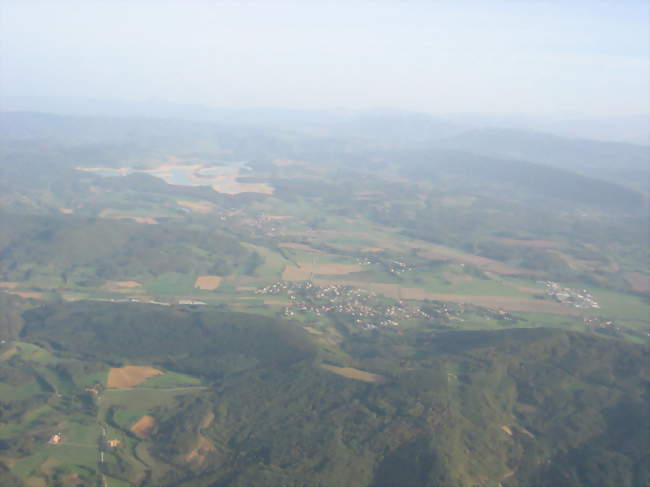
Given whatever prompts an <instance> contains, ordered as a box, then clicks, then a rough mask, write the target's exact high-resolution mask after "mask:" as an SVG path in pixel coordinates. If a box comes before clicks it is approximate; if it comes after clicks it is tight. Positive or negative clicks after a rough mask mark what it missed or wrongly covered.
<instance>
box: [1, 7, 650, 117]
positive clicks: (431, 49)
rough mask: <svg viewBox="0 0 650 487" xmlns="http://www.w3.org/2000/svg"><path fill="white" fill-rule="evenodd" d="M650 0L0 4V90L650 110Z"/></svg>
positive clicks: (349, 104)
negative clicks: (649, 31)
mask: <svg viewBox="0 0 650 487" xmlns="http://www.w3.org/2000/svg"><path fill="white" fill-rule="evenodd" d="M649 9H650V3H649V2H648V1H627V0H618V1H603V2H601V1H599V0H589V1H571V0H563V1H541V0H540V1H535V0H530V1H526V0H520V1H514V0H513V1H497V0H484V1H463V0H458V1H435V0H430V1H393V2H382V1H373V2H362V1H351V2H350V1H348V2H336V1H314V0H312V1H310V0H305V1H303V2H288V1H282V2H281V1H273V0H266V1H263V2H261V1H246V0H242V1H238V2H227V1H218V0H216V1H192V0H184V1H180V0H179V1H164V0H157V1H138V0H130V1H119V0H114V1H92V0H85V1H79V2H74V1H63V0H60V1H57V0H47V1H43V2H35V1H30V0H0V22H1V24H0V40H1V44H0V96H5V97H9V96H83V97H111V98H119V99H127V100H134V101H136V100H137V101H140V100H146V99H148V98H157V99H161V100H166V101H170V102H174V103H203V104H208V105H212V106H224V107H260V106H275V107H288V108H336V109H361V108H372V107H394V108H404V109H410V110H418V111H423V112H429V113H434V114H441V113H450V112H474V113H478V112H482V113H520V114H536V115H539V114H551V115H554V116H558V115H559V116H565V115H566V116H571V117H607V116H620V115H630V114H641V113H648V112H650V107H649V105H650V95H649V91H648V90H649V89H648V86H649V84H650V69H649V61H648V55H649V49H650V47H649V46H650V39H649V34H648V23H649V20H650V19H649V12H650V10H649Z"/></svg>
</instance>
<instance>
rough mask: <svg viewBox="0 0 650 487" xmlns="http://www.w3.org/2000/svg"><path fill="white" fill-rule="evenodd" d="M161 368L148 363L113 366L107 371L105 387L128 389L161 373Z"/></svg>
mask: <svg viewBox="0 0 650 487" xmlns="http://www.w3.org/2000/svg"><path fill="white" fill-rule="evenodd" d="M163 373H164V372H163V371H162V370H158V369H155V368H153V367H150V366H148V365H125V366H124V367H114V368H112V369H110V370H109V371H108V379H107V380H106V387H109V388H115V389H128V388H130V387H133V386H137V385H138V384H141V383H143V382H144V381H145V380H147V379H148V378H149V377H153V376H155V375H159V374H163Z"/></svg>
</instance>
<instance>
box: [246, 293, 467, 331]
mask: <svg viewBox="0 0 650 487" xmlns="http://www.w3.org/2000/svg"><path fill="white" fill-rule="evenodd" d="M255 293H256V294H261V295H272V296H277V295H287V296H288V297H289V299H290V301H291V303H290V304H289V305H288V306H287V307H286V308H285V310H284V315H285V316H289V317H290V316H295V315H296V314H297V313H310V314H314V315H316V316H324V315H326V314H330V313H338V314H344V315H348V316H350V317H351V318H352V320H353V322H354V324H355V326H357V327H359V328H361V329H364V330H372V329H376V328H382V327H388V326H399V324H400V322H401V321H403V320H409V319H422V320H437V321H438V320H444V321H449V320H453V319H458V311H455V310H452V309H451V307H447V306H446V305H444V304H442V303H433V302H432V303H431V306H430V307H429V308H431V309H430V310H429V311H424V310H423V309H421V308H419V307H417V306H411V305H408V304H406V303H404V302H403V301H402V300H397V301H392V300H388V299H387V298H383V297H378V296H377V295H376V294H375V293H373V292H369V291H366V290H364V289H360V288H356V287H353V286H348V285H336V284H330V285H326V286H317V285H315V284H314V283H312V282H311V281H299V282H291V281H277V282H274V283H273V284H270V285H268V286H265V287H263V288H260V289H258V290H257V291H255Z"/></svg>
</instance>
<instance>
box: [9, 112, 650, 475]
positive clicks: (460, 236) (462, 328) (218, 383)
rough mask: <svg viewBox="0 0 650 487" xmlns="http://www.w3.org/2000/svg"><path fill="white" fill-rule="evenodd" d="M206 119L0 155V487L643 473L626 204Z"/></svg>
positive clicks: (641, 343)
mask: <svg viewBox="0 0 650 487" xmlns="http://www.w3.org/2000/svg"><path fill="white" fill-rule="evenodd" d="M143 123H144V122H143ZM161 130H162V129H161ZM192 130H195V129H192ZM100 132H101V131H100ZM136 132H137V131H136ZM217 132H218V131H217ZM217 132H215V133H217ZM210 134H211V135H209V136H207V135H202V136H200V137H199V136H197V137H198V141H194V142H197V144H196V146H195V145H194V142H192V143H189V142H187V141H188V140H190V139H192V138H191V137H189V138H187V139H185V138H183V137H176V136H174V135H173V134H171V135H170V136H169V140H170V143H169V146H168V148H166V149H162V148H160V147H155V150H154V149H152V148H151V147H150V146H149V145H148V143H147V142H143V143H142V144H143V145H142V147H143V148H142V147H141V148H138V147H135V146H134V147H131V146H124V147H122V146H112V145H110V144H109V146H110V147H112V149H111V150H108V149H106V150H104V149H102V148H101V147H99V146H97V147H96V146H92V148H88V147H86V148H85V149H84V150H92V151H96V152H98V154H96V155H98V156H101V157H97V158H94V157H93V158H90V159H92V161H91V160H90V159H89V160H80V157H81V156H79V155H78V154H77V152H75V151H72V152H71V153H68V152H66V151H68V149H66V147H67V146H65V145H64V146H62V147H61V148H60V151H61V152H60V153H61V154H65V155H66V156H65V157H64V156H63V155H61V156H60V157H58V156H56V155H48V156H47V157H52V158H54V159H55V162H56V164H54V162H52V161H50V159H47V158H45V159H44V160H45V161H46V162H47V163H46V162H43V163H39V162H34V163H33V165H31V166H30V165H26V166H25V168H24V171H25V172H24V173H23V172H20V171H16V170H13V169H12V166H11V164H10V163H9V162H6V163H5V166H6V167H5V166H3V167H2V169H3V171H6V173H5V172H0V179H1V181H0V182H2V183H3V184H4V185H3V188H6V190H7V194H6V195H4V194H3V204H4V205H5V206H6V210H5V209H3V212H2V214H1V215H0V217H2V218H3V224H5V225H6V226H7V228H11V229H12V231H11V232H4V233H0V254H1V255H2V259H0V309H2V310H3V313H2V316H1V317H0V485H3V486H4V484H5V483H6V484H7V485H11V486H12V487H13V486H14V485H33V486H41V485H45V486H47V485H64V486H66V487H67V486H69V485H70V486H72V485H74V486H75V487H76V486H77V485H84V486H86V485H88V486H90V485H92V486H97V485H103V486H104V487H108V486H110V487H115V486H138V487H154V486H155V487H159V486H160V487H170V486H177V485H178V486H182V487H189V486H192V487H194V486H199V487H201V486H203V487H207V486H211V485H224V486H225V485H265V486H266V485H269V486H281V485H289V484H290V482H289V481H288V480H287V479H297V480H295V482H293V483H294V484H296V485H334V484H333V483H331V482H330V483H328V480H329V479H330V478H336V485H360V486H361V485H366V486H369V485H373V486H379V485H382V486H383V485H400V484H399V482H397V481H394V479H396V478H398V479H399V478H401V477H400V476H399V472H405V471H406V472H410V471H414V472H419V474H421V475H423V476H426V475H430V476H431V478H434V479H437V480H439V479H443V480H444V479H448V478H455V479H459V480H458V482H456V483H457V484H458V485H492V484H494V485H499V483H501V485H503V487H509V486H514V485H529V484H530V482H529V483H528V484H527V483H526V482H528V481H529V480H530V479H537V480H536V481H538V483H539V482H542V483H545V485H555V484H554V480H557V479H564V478H568V477H567V475H568V476H574V477H576V476H579V475H582V473H581V472H588V475H590V477H588V479H592V478H594V477H593V475H595V474H594V472H601V470H602V469H600V467H598V466H599V465H610V467H608V468H610V469H611V470H612V471H616V472H619V471H622V470H624V468H623V467H620V465H624V464H625V465H628V464H630V465H632V464H634V465H637V470H635V471H638V472H642V471H643V467H642V466H641V463H642V462H641V461H640V460H639V459H638V458H637V456H638V455H637V453H636V452H639V451H641V450H642V449H641V448H639V444H640V443H641V441H640V440H639V438H638V431H641V429H640V428H638V427H636V426H634V425H635V424H638V423H639V422H640V419H639V418H641V417H642V416H643V414H642V411H643V407H642V406H643V394H642V387H643V386H642V385H643V384H645V383H646V382H647V377H646V376H647V373H646V370H645V369H644V367H643V366H642V365H641V364H643V363H644V362H643V360H644V358H647V356H646V355H647V346H648V344H649V343H650V295H649V294H648V291H649V289H648V275H649V274H648V269H647V261H648V253H647V245H646V243H647V242H646V238H647V237H646V233H644V232H645V230H644V229H643V228H644V227H643V224H642V223H643V215H640V210H641V209H642V203H643V202H641V203H640V202H639V201H638V200H637V199H635V198H636V197H635V196H634V194H630V193H629V191H628V190H627V189H625V188H622V187H619V186H614V187H612V186H607V185H606V186H605V187H601V186H599V185H598V184H596V183H594V181H592V180H590V179H585V178H583V179H580V177H582V176H577V175H576V176H574V177H577V178H579V181H578V182H579V183H580V184H574V185H573V186H572V188H575V187H578V188H581V190H584V191H583V192H580V191H578V192H575V191H573V190H572V191H566V192H564V193H563V194H562V195H561V198H560V197H559V196H558V197H555V196H549V195H545V194H540V193H539V191H538V190H537V188H536V187H535V186H534V185H533V186H531V185H529V184H528V183H527V181H528V179H526V178H523V179H521V180H518V182H517V184H516V187H514V188H513V187H512V186H508V185H506V184H505V183H504V181H507V180H508V178H507V176H508V175H509V174H510V173H509V172H508V171H505V170H502V171H501V173H499V174H498V175H496V176H492V175H491V173H484V172H481V171H479V169H477V168H481V167H483V166H482V163H481V164H475V165H473V164H474V163H475V161H474V159H472V158H470V157H469V156H467V157H468V159H469V162H467V164H469V166H468V167H470V168H471V169H468V170H467V171H466V172H464V173H462V174H461V175H460V176H458V175H457V174H456V173H454V170H455V168H456V167H457V166H459V165H460V166H462V167H464V166H463V164H464V163H465V162H466V161H465V159H463V158H462V157H460V156H458V157H459V158H460V159H459V161H456V162H455V163H453V164H451V163H450V164H449V165H448V166H443V167H444V170H440V171H439V172H435V171H434V169H435V168H436V167H438V166H437V165H436V164H442V162H440V161H439V160H438V159H437V158H438V157H442V156H439V155H436V154H433V155H432V156H431V158H429V156H422V157H421V158H420V156H418V155H417V154H413V153H411V152H408V151H407V152H402V151H401V149H400V148H399V147H395V148H394V150H393V151H386V150H385V148H384V146H383V145H382V144H383V141H382V144H378V145H376V146H374V145H373V144H374V143H373V142H371V141H370V140H366V141H365V142H364V143H363V144H361V143H360V141H359V139H358V138H352V139H349V140H348V139H345V140H346V142H345V144H344V147H345V148H338V149H337V148H336V147H337V145H336V142H335V141H332V140H329V139H328V140H327V143H326V144H325V145H326V146H327V147H330V144H331V147H332V149H331V152H327V151H325V150H324V149H323V152H322V153H321V152H320V151H321V149H315V148H314V147H315V146H314V145H313V142H314V141H313V140H311V139H309V140H307V139H304V138H303V136H302V135H298V134H292V135H287V134H285V135H283V136H282V137H279V136H278V137H277V138H276V136H269V141H268V142H269V143H268V144H262V143H261V142H260V145H259V146H257V145H256V142H255V140H257V139H255V137H249V134H246V135H245V136H242V137H240V138H234V139H233V140H231V139H229V137H230V136H229V135H223V134H221V135H218V136H216V135H214V134H213V133H212V132H210ZM219 134H220V132H219ZM215 137H216V139H218V141H217V142H215V140H216V139H215ZM151 140H160V136H159V135H158V134H157V133H156V135H155V136H152V138H151ZM192 140H194V139H192ZM107 143H108V142H107ZM364 144H369V147H370V149H369V148H368V147H366V146H365V145H364ZM16 147H17V149H16V150H24V148H23V149H20V148H21V147H23V146H22V145H21V144H18V143H17V144H16ZM38 147H39V146H38V145H35V148H34V150H38ZM89 147H90V146H89ZM147 147H148V148H147ZM316 147H319V146H318V145H317V144H316ZM342 147H343V146H342ZM328 150H329V149H328ZM366 150H368V152H366ZM276 152H277V153H276ZM285 152H286V154H285ZM53 153H54V154H56V153H57V152H56V151H53ZM80 153H81V154H83V153H85V152H84V151H81V152H80ZM48 154H49V153H48ZM115 154H120V155H119V157H118V156H115ZM68 156H69V157H68ZM21 157H25V158H26V159H29V158H31V157H32V155H31V153H30V152H27V153H25V154H23V156H21ZM43 157H45V154H43ZM445 157H446V156H445ZM81 159H83V158H81ZM95 159H97V160H95ZM70 161H74V162H70ZM432 161H433V162H432ZM436 161H438V162H436ZM50 163H52V164H53V165H52V166H49V165H48V164H50ZM487 163H488V162H486V164H487ZM489 163H490V164H497V163H498V161H496V162H495V161H493V160H492V159H490V160H489ZM521 164H522V167H523V168H524V169H526V168H527V170H530V171H541V170H542V169H540V168H539V167H538V166H535V167H534V168H530V167H528V166H526V163H524V162H521ZM497 166H498V164H497ZM52 167H55V168H56V170H53V169H52ZM495 167H496V166H495ZM432 168H433V169H432ZM497 169H498V167H496V169H495V170H497ZM549 170H550V169H549ZM432 171H433V172H432ZM474 172H477V174H478V175H477V176H476V177H474ZM497 172H498V171H497ZM26 174H27V175H28V176H30V177H26V176H25V175H26ZM454 174H456V175H454ZM551 176H553V177H558V178H559V177H560V176H562V177H568V176H566V174H565V173H562V174H560V175H558V174H557V173H555V172H553V173H552V174H551ZM549 177H550V176H549ZM533 179H534V178H533ZM562 181H563V179H562ZM574 182H575V181H574ZM590 184H591V185H595V186H590ZM603 184H604V183H603ZM551 186H552V187H553V188H555V187H558V188H562V187H564V186H562V185H550V186H549V187H551ZM558 191H559V190H558ZM602 191H611V194H612V195H615V196H616V195H617V196H616V197H612V198H610V199H608V202H609V203H608V204H609V205H610V206H602V205H600V204H596V203H594V197H593V195H594V194H597V195H600V193H601V192H602ZM626 195H627V196H626ZM619 196H620V197H619ZM571 198H582V199H579V200H575V201H574V200H572V199H571ZM626 198H628V199H626ZM596 200H598V201H600V200H599V198H596ZM620 201H622V202H625V201H629V202H630V203H625V205H627V206H625V207H623V208H620V207H618V206H616V204H617V203H616V202H620ZM621 204H623V203H621ZM641 213H642V212H641ZM575 357H579V358H580V360H575ZM549 405H550V406H549ZM262 406H263V407H262ZM549 411H551V412H549ZM547 413H548V414H549V416H547V415H546V414H547ZM612 417H615V418H619V419H617V420H616V421H614V420H612V419H611V418H612ZM576 418H579V420H576ZM450 425H453V428H451V427H450ZM631 425H632V426H631ZM618 429H620V431H621V432H620V434H619V433H617V436H616V438H619V439H621V440H620V441H621V442H624V441H627V442H629V444H627V443H626V446H625V448H621V449H617V448H618V446H617V444H615V443H616V442H610V441H609V440H608V438H609V437H613V436H611V435H612V431H614V430H618ZM526 432H528V433H526ZM567 432H569V433H567ZM603 432H609V434H610V436H607V435H605V434H603ZM529 435H534V441H533V438H532V437H531V436H529ZM432 438H433V439H434V440H432ZM599 442H600V443H599ZM593 445H595V446H593ZM577 449H580V452H581V453H580V454H581V455H582V454H584V455H587V453H588V454H589V455H591V456H589V455H587V456H588V457H589V463H585V464H581V466H579V467H575V466H574V463H572V462H573V460H575V458H576V457H575V455H577V453H576V451H577ZM619 450H620V451H619ZM422 452H424V453H422ZM477 452H488V453H485V455H487V457H486V459H485V460H481V461H479V460H477V458H479V455H477ZM585 452H587V453H585ZM599 452H605V453H602V455H601V453H599ZM621 452H623V453H621ZM554 455H555V456H554ZM350 458H354V459H355V462H352V463H351V462H350V461H349V459H350ZM549 458H553V461H552V462H551V463H548V459H549ZM433 459H445V461H444V462H442V461H440V462H436V461H433ZM617 462H618V463H617ZM611 465H616V466H614V467H612V466H611ZM316 466H317V467H316ZM541 466H543V467H544V468H547V467H548V469H550V470H549V471H551V470H552V469H556V470H552V472H551V473H552V474H553V476H551V474H550V473H548V472H547V470H540V469H541V468H542V467H541ZM418 469H419V470H418ZM436 469H437V470H436ZM332 472H334V473H332ZM328 475H331V477H327V476H328ZM585 475H587V474H585ZM635 475H636V474H635ZM639 475H641V474H639ZM574 477H571V478H574ZM576 478H577V477H576ZM585 478H587V477H585ZM630 478H631V477H630ZM635 478H636V477H635ZM638 478H641V477H640V476H639V477H638ZM381 479H388V480H381ZM539 479H542V480H539ZM549 479H550V480H549ZM3 482H4V483H3ZM382 482H383V483H382ZM386 482H389V483H388V484H387V483H386ZM390 482H393V483H392V484H391V483H390ZM416 485H417V484H416ZM423 485H425V484H423ZM434 485H435V484H434ZM440 485H441V486H443V485H445V486H446V485H449V484H444V482H442V481H441V483H440ZM540 485H541V484H540ZM572 485H573V484H572ZM575 485H576V486H579V487H584V486H586V485H589V482H587V481H583V482H582V483H579V482H577V481H576V483H575ZM610 485H614V483H612V482H610ZM621 485H628V486H632V485H634V484H633V483H631V482H627V484H626V483H622V484H621Z"/></svg>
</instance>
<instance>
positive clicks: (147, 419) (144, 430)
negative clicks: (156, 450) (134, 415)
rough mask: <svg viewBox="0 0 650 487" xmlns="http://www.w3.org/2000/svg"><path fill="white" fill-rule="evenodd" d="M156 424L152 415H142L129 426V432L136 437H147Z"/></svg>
mask: <svg viewBox="0 0 650 487" xmlns="http://www.w3.org/2000/svg"><path fill="white" fill-rule="evenodd" d="M155 425H156V419H155V418H154V417H153V416H142V417H141V418H140V419H138V421H137V422H136V423H135V424H134V425H133V426H131V432H133V434H134V435H136V436H137V437H138V438H143V439H144V438H147V437H148V436H149V434H150V433H151V430H152V429H153V427H154V426H155Z"/></svg>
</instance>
